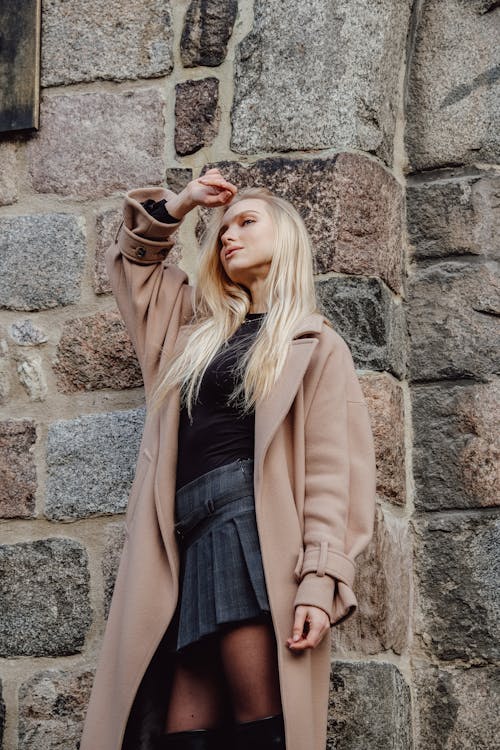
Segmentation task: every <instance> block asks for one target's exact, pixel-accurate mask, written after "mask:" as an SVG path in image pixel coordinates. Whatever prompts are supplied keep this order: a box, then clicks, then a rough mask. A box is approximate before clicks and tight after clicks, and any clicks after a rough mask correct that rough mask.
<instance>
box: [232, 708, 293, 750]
mask: <svg viewBox="0 0 500 750" xmlns="http://www.w3.org/2000/svg"><path fill="white" fill-rule="evenodd" d="M235 740H236V741H235V747H234V750H256V748H257V749H258V750H286V748H285V725H284V723H283V714H277V715H276V716H266V717H265V719H256V720H255V721H245V722H243V723H242V724H236V726H235Z"/></svg>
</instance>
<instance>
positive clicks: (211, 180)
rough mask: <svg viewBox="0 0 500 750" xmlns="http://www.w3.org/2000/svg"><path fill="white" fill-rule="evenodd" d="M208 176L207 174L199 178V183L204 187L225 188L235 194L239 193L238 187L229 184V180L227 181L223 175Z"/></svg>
mask: <svg viewBox="0 0 500 750" xmlns="http://www.w3.org/2000/svg"><path fill="white" fill-rule="evenodd" d="M207 174H208V173H205V174H204V175H203V176H202V177H198V181H199V182H201V183H202V184H203V185H210V186H213V187H220V188H224V189H225V190H230V191H231V192H232V193H233V194H234V193H236V192H237V191H238V188H237V187H236V185H233V183H232V182H228V181H227V180H225V179H224V177H222V175H219V174H215V175H210V176H207Z"/></svg>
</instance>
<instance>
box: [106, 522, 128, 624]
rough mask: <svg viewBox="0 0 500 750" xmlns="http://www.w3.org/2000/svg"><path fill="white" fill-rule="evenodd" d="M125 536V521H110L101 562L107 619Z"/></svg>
mask: <svg viewBox="0 0 500 750" xmlns="http://www.w3.org/2000/svg"><path fill="white" fill-rule="evenodd" d="M125 536H126V531H125V524H124V523H123V522H121V523H120V522H119V523H110V524H108V526H107V527H106V544H105V548H104V553H103V556H102V563H101V570H102V577H103V579H104V617H105V618H106V619H107V617H108V614H109V607H110V604H111V597H112V596H113V591H114V588H115V580H116V574H117V573H118V566H119V564H120V558H121V554H122V549H123V544H124V542H125Z"/></svg>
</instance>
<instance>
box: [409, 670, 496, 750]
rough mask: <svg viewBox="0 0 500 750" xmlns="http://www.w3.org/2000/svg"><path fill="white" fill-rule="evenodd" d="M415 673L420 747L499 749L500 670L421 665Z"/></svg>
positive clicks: (424, 749)
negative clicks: (441, 667)
mask: <svg viewBox="0 0 500 750" xmlns="http://www.w3.org/2000/svg"><path fill="white" fill-rule="evenodd" d="M413 674H414V679H415V689H416V693H415V694H416V704H417V706H418V708H417V711H418V714H419V722H418V724H419V728H418V730H417V731H418V738H417V743H416V748H417V750H444V748H446V750H497V748H498V738H499V737H500V719H499V716H500V714H499V713H498V711H497V710H495V709H493V706H494V704H496V705H498V697H499V696H498V693H499V686H498V671H495V670H494V669H489V668H487V667H482V668H481V669H440V668H439V667H434V666H420V667H418V668H416V669H415V670H414V673H413ZM492 709H493V710H492Z"/></svg>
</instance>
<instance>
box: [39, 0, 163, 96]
mask: <svg viewBox="0 0 500 750" xmlns="http://www.w3.org/2000/svg"><path fill="white" fill-rule="evenodd" d="M170 13H171V11H170V2H169V1H168V0H141V2H140V3H139V5H138V4H137V2H136V0H109V1H108V2H107V3H106V5H105V6H103V4H102V3H101V2H99V0H86V2H85V12H84V13H82V4H81V2H79V0H49V1H48V2H44V7H43V24H42V29H43V37H42V73H41V79H42V86H57V85H59V84H61V83H63V84H68V83H78V82H79V81H95V80H97V79H100V78H101V79H102V78H103V79H112V80H115V81H121V80H124V79H136V78H150V77H156V76H162V75H166V74H168V73H171V72H172V69H173V54H172V40H173V32H172V21H171V17H170Z"/></svg>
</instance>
